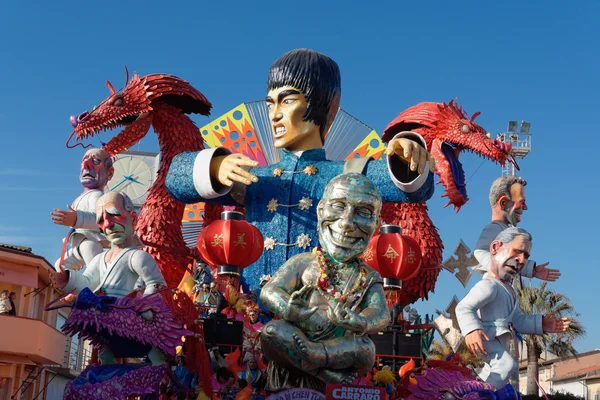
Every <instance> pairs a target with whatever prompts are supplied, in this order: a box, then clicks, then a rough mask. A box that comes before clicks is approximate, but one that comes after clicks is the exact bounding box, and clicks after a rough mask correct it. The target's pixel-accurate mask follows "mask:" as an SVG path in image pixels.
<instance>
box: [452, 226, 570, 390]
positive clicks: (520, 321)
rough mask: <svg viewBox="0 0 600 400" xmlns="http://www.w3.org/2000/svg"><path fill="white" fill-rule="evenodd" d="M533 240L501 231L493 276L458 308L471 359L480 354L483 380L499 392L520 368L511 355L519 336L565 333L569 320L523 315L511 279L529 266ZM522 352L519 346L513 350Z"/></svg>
mask: <svg viewBox="0 0 600 400" xmlns="http://www.w3.org/2000/svg"><path fill="white" fill-rule="evenodd" d="M531 242H532V238H531V235H530V234H529V233H528V232H527V231H525V230H524V229H520V228H516V227H512V228H507V229H505V230H503V231H502V232H501V233H500V234H499V235H498V236H497V237H496V238H495V240H494V241H493V242H492V244H491V245H490V253H491V255H492V259H491V263H490V269H489V273H488V274H487V275H486V276H485V277H484V278H483V279H482V280H481V281H479V282H477V284H476V285H475V286H474V287H473V288H472V289H471V290H470V291H469V293H467V295H466V296H465V297H464V298H463V299H462V300H461V301H460V303H458V305H457V306H456V319H457V320H458V324H459V326H460V330H461V332H462V334H463V336H464V337H465V342H466V344H467V347H468V348H469V350H470V351H471V352H472V353H473V354H480V357H481V358H482V359H483V361H484V362H485V366H484V367H483V369H482V371H481V372H480V374H479V376H480V377H481V379H482V380H484V381H485V382H487V383H489V384H491V385H494V386H495V387H496V388H498V389H500V388H502V387H503V386H505V385H506V384H507V383H508V380H509V378H510V377H511V375H512V374H513V373H514V371H515V369H516V368H517V361H516V360H518V354H515V355H514V356H513V355H511V354H510V350H509V349H510V342H511V340H513V341H514V342H516V331H518V332H520V333H525V334H531V335H542V334H543V333H544V332H564V331H566V330H567V329H568V327H569V325H570V323H571V322H570V320H569V319H568V318H554V317H552V316H549V315H546V316H542V315H525V314H523V313H521V310H520V308H519V298H518V296H517V293H516V292H515V290H514V289H513V287H512V280H513V279H514V277H515V276H516V275H517V274H518V273H519V272H521V270H522V269H523V268H524V267H525V265H526V264H527V261H528V259H529V254H530V253H531V247H532V243H531ZM514 348H515V351H516V352H518V346H516V345H515V347H514Z"/></svg>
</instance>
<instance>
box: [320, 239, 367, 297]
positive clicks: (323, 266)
mask: <svg viewBox="0 0 600 400" xmlns="http://www.w3.org/2000/svg"><path fill="white" fill-rule="evenodd" d="M313 254H315V255H316V256H317V260H318V262H319V270H320V272H319V278H318V279H317V285H316V288H317V290H318V291H319V293H321V295H322V296H324V297H326V298H327V299H328V300H330V299H332V298H335V299H338V300H340V301H341V302H342V303H345V302H346V301H347V300H348V298H350V297H355V298H360V297H361V293H359V292H360V291H361V290H364V289H366V287H367V273H368V272H367V269H366V268H365V266H364V265H362V264H361V265H360V271H359V275H358V278H357V279H356V282H354V286H353V287H352V288H351V289H350V290H348V291H346V289H347V288H348V285H346V288H344V290H342V291H341V292H340V291H338V290H336V289H335V287H334V286H333V285H335V284H336V283H338V282H339V280H340V277H339V276H338V275H337V274H336V272H337V270H338V268H334V267H333V266H332V265H331V264H330V263H329V262H328V261H327V259H326V258H325V255H324V254H323V251H322V250H321V248H320V247H315V248H314V249H313ZM345 265H346V264H342V266H345ZM331 270H333V271H334V276H331V277H330V276H329V275H328V271H331ZM330 280H331V284H330ZM348 282H350V276H348Z"/></svg>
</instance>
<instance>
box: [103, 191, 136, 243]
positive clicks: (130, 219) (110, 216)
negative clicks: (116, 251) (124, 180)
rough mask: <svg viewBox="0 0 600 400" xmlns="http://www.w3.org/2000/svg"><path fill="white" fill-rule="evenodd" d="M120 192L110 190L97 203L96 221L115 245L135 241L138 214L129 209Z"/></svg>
mask: <svg viewBox="0 0 600 400" xmlns="http://www.w3.org/2000/svg"><path fill="white" fill-rule="evenodd" d="M123 202H124V201H123V197H122V195H121V194H120V193H117V192H109V193H107V194H105V195H103V196H102V197H100V198H99V199H98V202H97V203H96V222H97V223H98V226H99V227H100V230H101V231H102V232H103V233H104V234H105V235H106V238H107V239H108V240H109V241H110V243H111V244H112V245H114V246H117V247H119V246H122V245H128V244H129V243H131V242H132V241H133V235H134V233H135V222H136V219H137V214H136V212H135V211H127V210H126V209H125V205H124V204H123Z"/></svg>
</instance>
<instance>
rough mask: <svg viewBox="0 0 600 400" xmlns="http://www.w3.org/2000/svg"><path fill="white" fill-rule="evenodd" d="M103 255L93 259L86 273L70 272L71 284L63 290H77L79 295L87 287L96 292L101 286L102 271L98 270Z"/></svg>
mask: <svg viewBox="0 0 600 400" xmlns="http://www.w3.org/2000/svg"><path fill="white" fill-rule="evenodd" d="M101 254H103V253H101ZM101 254H99V255H98V256H96V257H94V258H93V259H92V261H91V262H90V264H89V265H88V266H87V267H86V269H85V272H83V273H82V272H81V271H68V272H67V273H68V276H69V282H68V283H67V284H66V285H65V286H64V288H63V290H64V291H65V292H70V291H71V290H75V291H76V292H77V293H79V292H80V291H82V290H83V289H84V288H86V287H87V288H89V289H90V290H92V291H94V290H96V288H97V287H98V285H100V271H99V270H98V264H99V262H100V257H102V255H101ZM61 268H62V267H61Z"/></svg>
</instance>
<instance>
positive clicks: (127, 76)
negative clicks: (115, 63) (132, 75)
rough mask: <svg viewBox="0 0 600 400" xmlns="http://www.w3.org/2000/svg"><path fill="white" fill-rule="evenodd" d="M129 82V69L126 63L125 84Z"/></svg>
mask: <svg viewBox="0 0 600 400" xmlns="http://www.w3.org/2000/svg"><path fill="white" fill-rule="evenodd" d="M128 83H129V70H128V69H127V65H126V66H125V86H127V84H128Z"/></svg>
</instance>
